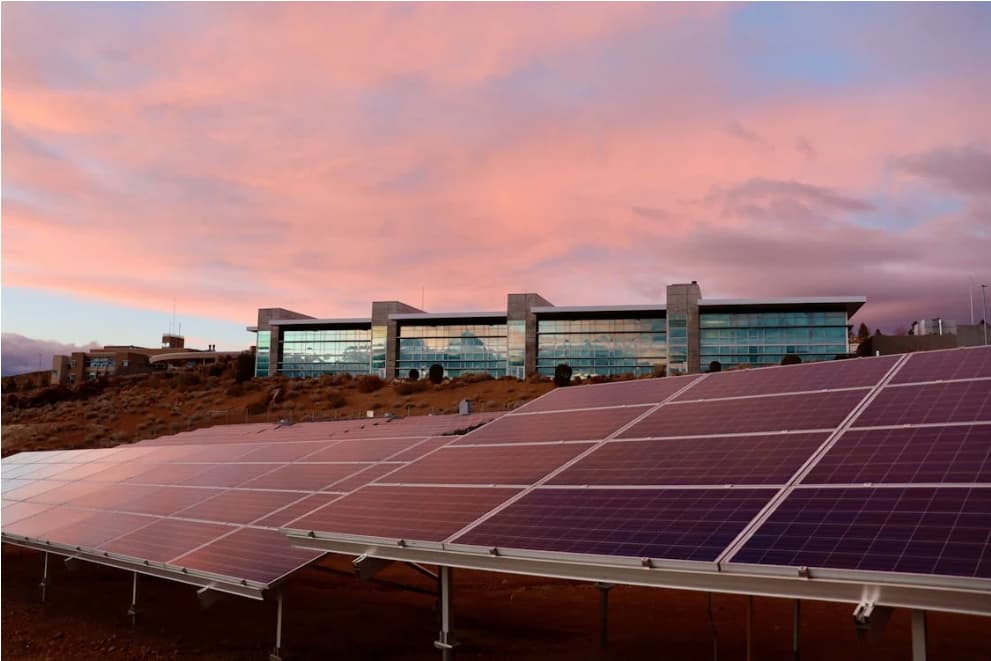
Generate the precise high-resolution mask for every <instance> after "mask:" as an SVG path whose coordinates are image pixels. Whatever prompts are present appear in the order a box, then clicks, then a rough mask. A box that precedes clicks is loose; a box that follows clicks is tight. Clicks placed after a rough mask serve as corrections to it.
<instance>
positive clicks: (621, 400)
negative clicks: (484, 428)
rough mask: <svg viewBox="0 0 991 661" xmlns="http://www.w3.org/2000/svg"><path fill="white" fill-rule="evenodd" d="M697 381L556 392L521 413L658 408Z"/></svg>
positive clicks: (642, 382) (623, 383) (644, 382)
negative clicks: (652, 406) (640, 405)
mask: <svg viewBox="0 0 991 661" xmlns="http://www.w3.org/2000/svg"><path fill="white" fill-rule="evenodd" d="M697 378H698V376H686V377H671V378H664V379H642V380H637V381H621V382H618V383H609V384H599V385H594V384H593V385H583V386H572V387H569V388H555V389H554V390H552V391H550V392H549V393H547V394H546V395H544V396H543V397H540V398H539V399H536V400H534V401H532V402H530V403H529V404H526V405H524V406H523V407H521V408H520V409H519V410H520V411H525V412H527V413H534V412H538V411H561V410H564V409H581V408H596V407H606V406H620V405H626V406H628V405H631V404H659V403H660V402H662V401H664V400H665V399H667V398H668V397H670V396H671V395H673V394H674V393H676V392H678V390H679V389H681V388H684V387H685V386H686V385H688V384H689V383H691V382H692V381H694V380H695V379H697Z"/></svg>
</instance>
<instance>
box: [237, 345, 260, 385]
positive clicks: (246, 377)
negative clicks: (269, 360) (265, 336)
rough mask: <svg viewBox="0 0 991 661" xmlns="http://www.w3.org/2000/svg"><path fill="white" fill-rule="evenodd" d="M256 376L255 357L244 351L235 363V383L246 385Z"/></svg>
mask: <svg viewBox="0 0 991 661" xmlns="http://www.w3.org/2000/svg"><path fill="white" fill-rule="evenodd" d="M254 375H255V356H254V355H253V354H252V353H251V352H250V351H242V352H241V353H239V354H238V355H237V361H236V362H235V363H234V381H236V382H237V383H244V382H245V381H250V380H251V378H252V377H253V376H254Z"/></svg>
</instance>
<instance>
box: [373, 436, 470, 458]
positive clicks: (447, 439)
mask: <svg viewBox="0 0 991 661" xmlns="http://www.w3.org/2000/svg"><path fill="white" fill-rule="evenodd" d="M456 438H457V437H456V436H435V437H434V438H428V439H427V440H425V441H423V442H422V443H419V444H417V445H414V446H413V447H411V448H410V449H408V450H403V451H402V452H400V453H399V454H397V455H394V456H392V457H389V461H415V460H417V459H419V458H420V457H422V456H423V455H425V454H427V453H429V452H433V451H434V450H436V449H437V448H440V447H443V446H445V445H447V444H448V443H451V442H452V441H454V440H455V439H456Z"/></svg>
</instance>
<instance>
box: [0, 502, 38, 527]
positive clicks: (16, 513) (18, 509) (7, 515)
mask: <svg viewBox="0 0 991 661" xmlns="http://www.w3.org/2000/svg"><path fill="white" fill-rule="evenodd" d="M47 509H48V506H47V505H42V504H40V503H23V502H14V501H8V500H5V501H3V515H2V518H3V524H4V526H5V527H6V526H8V525H12V524H13V523H14V522H15V521H20V520H21V519H26V518H27V517H29V516H34V515H35V514H38V513H40V512H44V511H45V510H47Z"/></svg>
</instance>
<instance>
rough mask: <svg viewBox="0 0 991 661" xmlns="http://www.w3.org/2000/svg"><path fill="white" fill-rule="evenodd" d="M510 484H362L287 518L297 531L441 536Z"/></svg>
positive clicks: (504, 495) (505, 493) (499, 498)
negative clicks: (299, 516) (500, 486)
mask: <svg viewBox="0 0 991 661" xmlns="http://www.w3.org/2000/svg"><path fill="white" fill-rule="evenodd" d="M516 492H517V490H516V489H497V488H473V487H377V486H370V487H365V488H364V489H361V490H359V491H356V492H354V493H353V494H350V495H348V496H345V497H343V498H341V499H340V500H337V501H335V502H333V503H331V504H329V505H326V506H324V507H322V508H321V509H319V510H317V511H315V512H313V513H312V514H309V515H307V516H305V517H303V518H302V519H300V520H298V521H295V522H293V524H292V525H291V526H290V527H292V528H294V529H299V530H320V531H325V532H333V533H342V534H347V535H366V536H371V537H387V538H390V539H416V540H421V541H434V542H440V541H443V540H444V539H445V538H446V537H448V536H450V535H452V534H454V533H455V532H457V531H458V530H460V529H461V528H462V527H464V526H465V525H466V524H468V523H471V522H472V521H474V520H475V519H477V518H478V517H480V516H481V515H483V514H485V513H486V512H488V511H489V510H491V509H492V508H494V507H495V506H497V505H499V504H500V503H502V502H504V501H505V500H507V499H509V498H512V497H513V495H515V494H516Z"/></svg>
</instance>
